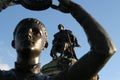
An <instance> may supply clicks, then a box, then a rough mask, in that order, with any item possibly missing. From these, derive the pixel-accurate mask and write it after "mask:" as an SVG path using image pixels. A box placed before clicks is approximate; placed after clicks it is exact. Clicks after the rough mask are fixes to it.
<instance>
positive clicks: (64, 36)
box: [50, 24, 80, 60]
mask: <svg viewBox="0 0 120 80" xmlns="http://www.w3.org/2000/svg"><path fill="white" fill-rule="evenodd" d="M58 29H59V32H57V33H56V34H55V35H54V39H53V42H52V44H53V46H52V49H51V53H50V55H51V57H53V59H57V58H59V57H63V58H74V59H76V60H77V57H76V54H75V51H74V47H80V45H79V43H78V41H77V38H76V37H75V36H74V35H73V34H72V31H71V30H67V29H64V26H63V25H62V24H59V25H58ZM57 53H60V56H57Z"/></svg>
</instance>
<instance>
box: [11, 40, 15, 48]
mask: <svg viewBox="0 0 120 80" xmlns="http://www.w3.org/2000/svg"><path fill="white" fill-rule="evenodd" d="M11 46H12V47H13V48H15V40H12V42H11Z"/></svg>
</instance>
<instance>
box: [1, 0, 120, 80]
mask: <svg viewBox="0 0 120 80" xmlns="http://www.w3.org/2000/svg"><path fill="white" fill-rule="evenodd" d="M54 1H55V0H54ZM74 1H75V2H77V3H78V4H80V5H82V6H83V7H84V8H85V9H86V10H87V11H88V12H89V13H90V14H91V15H92V16H93V17H94V18H95V19H96V20H97V21H98V22H99V23H100V24H101V25H102V26H103V27H104V28H105V30H106V31H107V32H108V33H109V35H110V37H111V38H112V40H113V42H114V43H115V45H116V47H117V52H116V54H115V55H113V57H112V58H111V59H110V60H109V61H108V63H107V64H106V65H105V67H104V68H103V69H102V70H101V71H100V72H99V75H100V80H119V76H120V69H119V68H120V62H119V61H120V55H119V53H120V52H119V50H120V42H119V41H120V38H119V34H120V33H119V32H120V27H119V26H120V9H119V8H120V0H99V1H98V0H74ZM26 17H33V18H37V19H39V20H40V21H42V22H43V23H44V24H45V26H46V28H47V31H48V34H49V35H48V37H49V39H48V40H49V47H48V48H47V49H46V50H45V51H43V52H42V54H41V59H40V62H41V65H44V64H46V63H48V62H49V61H51V57H50V56H49V53H50V49H51V42H52V40H53V34H54V33H56V32H57V31H58V30H57V25H58V24H60V23H61V24H63V25H64V26H65V28H66V29H70V30H72V31H73V33H74V35H76V37H77V38H78V41H79V43H80V44H81V48H76V54H77V57H78V58H80V57H81V56H82V55H84V54H85V53H87V52H88V51H89V45H88V43H87V38H86V35H85V34H84V32H83V29H82V28H81V27H80V25H79V24H78V23H77V22H76V21H75V20H74V18H73V17H72V16H71V15H70V14H64V13H61V12H59V11H56V10H53V9H51V8H49V9H47V10H44V11H31V10H28V9H25V8H24V7H22V6H21V5H17V6H11V7H9V8H7V9H5V10H3V11H2V12H0V66H1V65H2V64H4V65H5V64H7V65H9V67H10V68H13V67H14V62H15V61H16V52H15V50H14V49H13V48H12V47H11V40H12V38H13V30H14V28H15V26H16V25H17V23H18V22H19V21H20V20H21V19H23V18H26Z"/></svg>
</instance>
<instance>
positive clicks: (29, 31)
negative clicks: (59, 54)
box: [15, 26, 44, 52]
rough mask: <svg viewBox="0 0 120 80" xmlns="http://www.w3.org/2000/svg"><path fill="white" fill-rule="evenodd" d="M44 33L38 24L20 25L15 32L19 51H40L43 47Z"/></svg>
mask: <svg viewBox="0 0 120 80" xmlns="http://www.w3.org/2000/svg"><path fill="white" fill-rule="evenodd" d="M43 43H44V39H43V33H42V31H41V29H40V28H39V27H38V26H20V27H18V28H17V30H16V34H15V48H16V50H17V51H18V52H24V51H25V52H26V51H31V52H32V51H35V52H40V51H41V50H42V48H43Z"/></svg>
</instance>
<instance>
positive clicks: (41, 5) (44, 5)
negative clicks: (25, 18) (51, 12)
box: [19, 0, 52, 11]
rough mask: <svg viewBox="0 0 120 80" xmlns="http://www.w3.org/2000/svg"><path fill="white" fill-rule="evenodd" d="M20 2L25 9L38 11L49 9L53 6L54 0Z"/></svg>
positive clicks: (22, 0) (26, 0)
mask: <svg viewBox="0 0 120 80" xmlns="http://www.w3.org/2000/svg"><path fill="white" fill-rule="evenodd" d="M19 2H20V4H21V5H22V6H23V7H25V8H27V9H29V10H36V11H41V10H45V9H48V8H49V7H50V6H51V5H52V0H19Z"/></svg>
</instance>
